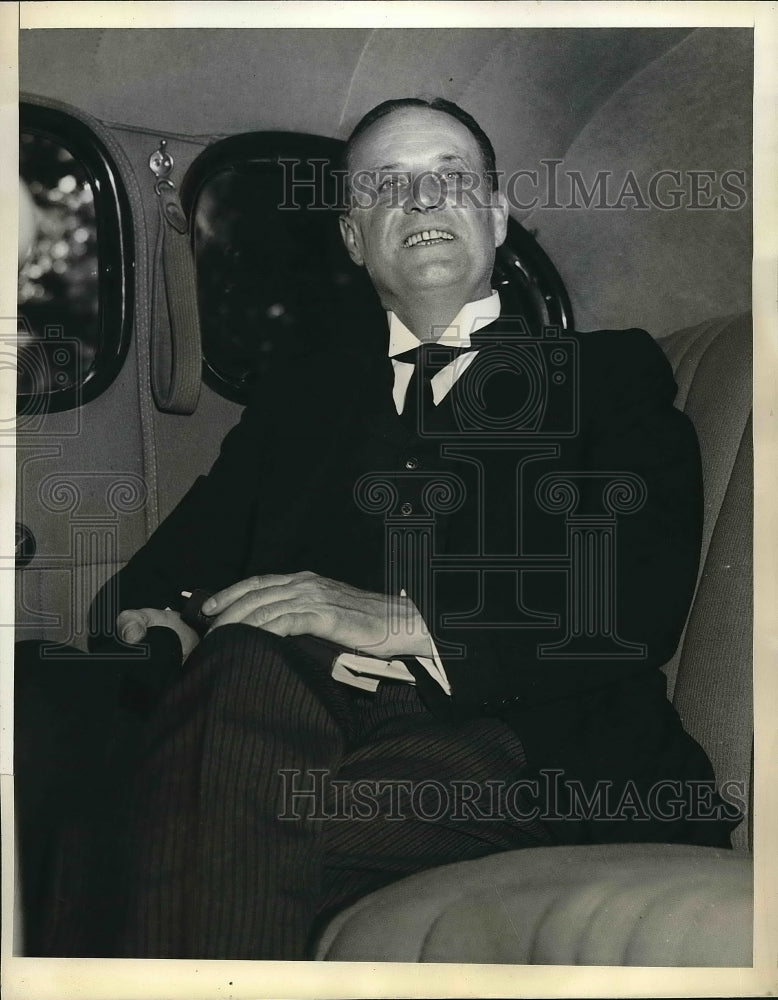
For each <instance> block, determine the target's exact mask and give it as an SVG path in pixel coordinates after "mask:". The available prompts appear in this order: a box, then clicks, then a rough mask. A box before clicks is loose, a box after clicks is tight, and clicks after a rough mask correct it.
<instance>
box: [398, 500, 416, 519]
mask: <svg viewBox="0 0 778 1000" xmlns="http://www.w3.org/2000/svg"><path fill="white" fill-rule="evenodd" d="M400 513H401V514H402V516H403V517H408V515H409V514H412V513H413V504H412V503H404V504H401V505H400Z"/></svg>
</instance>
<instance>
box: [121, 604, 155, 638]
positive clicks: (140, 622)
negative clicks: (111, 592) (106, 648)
mask: <svg viewBox="0 0 778 1000" xmlns="http://www.w3.org/2000/svg"><path fill="white" fill-rule="evenodd" d="M116 624H117V626H118V628H119V635H120V636H121V638H122V640H123V641H124V642H129V643H130V644H134V643H136V642H140V641H141V639H142V638H143V637H144V636H145V634H146V628H147V624H148V621H147V618H146V616H145V615H144V614H143V612H142V611H137V610H131V611H122V612H121V614H120V615H119V616H118V617H117V619H116Z"/></svg>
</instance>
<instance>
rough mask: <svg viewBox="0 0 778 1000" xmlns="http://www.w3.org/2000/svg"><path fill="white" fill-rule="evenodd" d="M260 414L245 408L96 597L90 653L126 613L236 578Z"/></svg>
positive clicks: (255, 478)
mask: <svg viewBox="0 0 778 1000" xmlns="http://www.w3.org/2000/svg"><path fill="white" fill-rule="evenodd" d="M265 430H266V429H265V425H264V419H263V408H262V407H260V406H252V405H251V404H250V405H249V406H247V407H246V409H245V410H244V412H243V414H242V417H241V420H240V422H239V423H238V424H237V425H236V426H235V427H234V428H233V429H232V430H231V431H230V432H229V433H228V434H227V436H226V437H225V439H224V441H223V442H222V446H221V450H220V453H219V456H218V458H217V459H216V462H215V463H214V465H213V467H212V468H211V471H210V472H209V474H208V475H207V476H200V477H199V478H198V479H197V480H196V481H195V482H194V484H193V485H192V487H191V488H190V489H189V491H188V492H187V493H186V495H185V496H184V497H183V499H182V500H181V501H180V502H179V503H178V505H177V506H176V508H175V509H174V510H173V511H172V512H171V513H170V514H169V515H168V517H167V518H165V520H164V521H163V522H162V524H160V525H159V527H158V528H157V529H156V531H155V532H154V533H153V534H152V536H151V537H150V538H149V540H148V541H147V542H146V544H145V545H143V546H142V547H141V548H140V549H139V550H138V551H137V552H136V553H135V555H133V556H132V558H131V559H130V560H129V562H128V563H127V565H126V566H125V567H124V568H123V569H122V570H121V571H120V572H119V573H117V574H116V575H115V576H114V577H113V578H112V579H111V580H109V581H108V583H107V584H106V585H105V586H104V587H103V588H102V590H101V591H100V592H99V593H98V595H97V597H96V598H95V600H94V601H93V603H92V606H91V608H90V616H89V623H90V635H92V636H93V640H92V642H91V643H90V646H91V648H93V649H99V648H101V647H102V646H103V645H104V643H103V642H102V638H105V637H106V636H111V635H112V633H113V628H114V623H115V621H116V616H117V614H118V613H119V612H120V611H122V610H123V609H125V608H138V607H154V608H165V607H168V606H176V604H177V602H178V599H179V597H180V593H181V591H182V590H190V591H191V590H194V589H196V588H203V589H212V590H218V589H221V588H223V587H225V586H228V585H230V584H232V583H234V582H235V581H236V580H238V579H240V575H241V571H242V569H243V565H244V561H245V558H246V553H247V550H248V544H249V539H250V532H251V527H252V522H253V511H254V505H255V501H256V492H257V489H258V484H259V479H260V476H261V468H262V461H261V456H260V445H261V442H262V437H263V434H264V433H265Z"/></svg>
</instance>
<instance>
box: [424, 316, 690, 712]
mask: <svg viewBox="0 0 778 1000" xmlns="http://www.w3.org/2000/svg"><path fill="white" fill-rule="evenodd" d="M579 337H580V341H579V343H580V385H581V397H582V404H581V424H580V434H581V435H582V436H583V439H582V441H581V445H582V447H581V449H580V450H579V455H580V456H581V467H580V468H577V469H576V468H574V469H569V470H566V471H569V472H570V473H571V474H572V478H575V476H576V473H582V472H584V473H587V474H588V473H594V474H595V475H594V476H591V477H590V478H589V480H588V483H589V486H587V485H586V484H587V480H586V477H582V480H583V483H584V487H583V499H582V505H583V508H584V509H586V507H587V505H590V507H591V509H592V510H593V509H594V507H595V506H596V503H595V499H594V490H595V489H600V485H599V484H601V482H602V481H603V479H605V478H607V476H608V475H609V474H612V475H613V476H614V477H617V476H618V475H619V474H623V473H627V474H629V476H630V477H632V478H633V480H635V479H636V480H637V481H639V482H640V483H642V484H643V487H644V490H645V499H644V502H643V503H642V505H640V506H639V509H636V510H634V511H632V512H630V513H625V514H623V515H619V516H617V525H616V549H615V554H614V555H613V559H614V563H615V574H614V578H615V596H616V603H615V626H616V628H615V631H616V633H617V635H618V636H619V637H620V638H621V639H622V640H624V641H626V642H628V643H630V644H631V645H632V647H633V649H634V647H642V650H643V651H642V653H641V654H640V655H634V654H633V655H630V656H625V657H623V658H621V657H619V656H618V655H613V656H611V657H609V658H606V659H597V658H592V659H579V658H571V657H570V656H569V655H558V656H554V655H553V654H551V655H549V653H548V652H545V653H544V655H541V653H540V649H541V647H542V646H547V645H551V644H554V643H558V642H560V641H561V640H563V639H564V638H565V636H566V634H567V628H568V624H569V618H570V613H569V612H567V611H566V610H565V607H564V604H565V600H564V598H563V599H562V601H561V604H562V606H561V607H560V600H559V588H558V587H557V590H556V592H555V595H556V596H555V597H554V598H552V597H551V596H549V605H548V607H547V608H546V609H545V610H548V611H549V612H552V613H553V612H557V613H560V615H559V627H558V628H548V627H544V628H521V629H516V628H480V629H470V630H464V629H462V628H459V629H457V628H446V627H443V626H441V625H440V621H441V618H444V617H445V611H446V608H445V606H443V607H440V606H436V608H435V622H436V624H435V626H434V635H435V639H436V641H438V642H439V643H440V644H445V643H446V642H447V641H448V642H454V643H460V644H462V643H464V644H465V645H466V648H467V653H466V656H465V657H464V658H454V659H449V658H447V657H446V656H445V654H442V660H443V665H444V668H445V670H446V674H447V676H448V678H449V681H450V683H451V686H452V700H451V704H450V705H449V706H446V705H445V704H444V701H445V696H442V693H441V692H440V691H439V690H435V688H436V687H437V686H436V685H435V684H434V682H432V685H431V686H430V684H429V683H428V682H427V680H426V678H424V677H422V676H421V675H418V674H417V680H418V683H419V686H420V689H421V690H422V692H423V693H424V694H425V697H427V700H428V703H429V704H430V707H432V708H433V709H434V710H439V711H443V712H449V713H450V712H451V711H452V710H453V711H454V713H455V714H456V715H459V716H463V715H464V716H467V715H472V714H480V713H484V712H486V713H487V714H491V713H492V712H494V711H497V712H499V711H500V710H501V709H504V707H505V706H511V705H515V706H516V707H519V706H522V705H523V706H531V705H533V704H544V703H548V702H552V701H556V700H559V699H564V698H569V697H574V696H576V695H577V694H581V693H583V692H585V691H591V690H593V689H595V688H597V687H598V686H602V685H605V684H609V683H612V682H613V681H616V680H618V679H620V678H623V677H625V676H626V675H627V673H632V674H634V673H635V672H639V671H646V670H647V669H649V668H656V667H659V666H661V665H662V664H663V663H665V662H666V661H667V660H669V659H670V658H671V657H672V655H673V653H674V650H675V648H676V646H677V643H678V641H679V638H680V635H681V631H682V629H683V625H684V622H685V619H686V615H687V613H688V608H689V604H690V601H691V597H692V594H693V591H694V586H695V582H696V575H697V568H698V560H699V549H700V538H701V524H702V481H701V470H700V458H699V448H698V444H697V440H696V436H695V432H694V429H693V427H692V425H691V423H690V421H689V420H688V418H687V417H686V416H685V415H684V414H683V413H681V412H680V411H679V410H677V409H675V408H674V406H673V399H674V397H675V393H676V385H675V382H674V379H673V376H672V371H671V369H670V366H669V364H668V362H667V360H666V358H665V357H664V354H663V353H662V351H661V348H660V347H659V346H658V345H657V344H656V343H655V342H654V341H653V340H652V338H651V337H650V336H649V335H648V334H647V333H645V331H642V330H629V331H623V332H622V331H603V332H599V333H591V334H582V335H579ZM597 474H601V475H599V476H598V475H597ZM587 489H588V490H590V491H591V496H587V492H586V491H587ZM592 505H593V506H592ZM555 575H556V577H557V579H558V578H559V574H558V573H556V574H554V573H553V572H552V573H550V574H549V579H551V578H552V577H554V576H555ZM584 585H585V584H584ZM552 590H553V588H552ZM552 590H549V595H550V594H551V592H552ZM554 602H555V603H554ZM489 610H490V611H491V612H493V614H492V616H491V617H493V618H494V619H495V620H500V616H501V615H502V613H503V612H504V611H505V610H506V609H502V608H500V607H491V608H490V609H489ZM508 617H509V615H508ZM414 672H415V673H416V671H414Z"/></svg>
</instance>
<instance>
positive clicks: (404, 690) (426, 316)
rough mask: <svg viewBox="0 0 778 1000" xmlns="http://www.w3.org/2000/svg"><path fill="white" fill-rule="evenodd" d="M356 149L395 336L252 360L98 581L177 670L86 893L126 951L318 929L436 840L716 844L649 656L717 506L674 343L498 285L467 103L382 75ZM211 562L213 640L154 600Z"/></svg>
mask: <svg viewBox="0 0 778 1000" xmlns="http://www.w3.org/2000/svg"><path fill="white" fill-rule="evenodd" d="M347 167H348V171H349V178H350V182H351V188H350V190H351V205H350V208H349V209H348V211H347V212H345V213H344V215H343V216H342V218H341V231H342V235H343V239H344V241H345V244H346V247H347V249H348V252H349V254H350V255H351V257H352V259H353V260H354V261H355V262H356V263H357V264H358V265H361V266H364V267H366V269H367V271H368V274H369V276H370V278H371V281H372V282H373V285H374V286H375V288H376V290H377V292H378V294H379V297H380V299H381V303H382V305H383V306H384V307H385V309H386V310H387V312H388V315H389V344H388V351H386V349H385V350H384V351H383V352H381V353H379V352H376V353H375V354H374V355H373V356H372V357H370V358H369V359H367V360H365V358H364V357H363V358H360V359H359V362H358V363H357V361H355V359H354V358H353V357H349V356H348V355H344V356H342V357H341V356H334V357H332V356H330V357H327V359H326V362H322V356H321V355H318V356H317V358H316V363H315V364H306V363H305V362H304V361H302V362H301V363H300V365H299V366H295V368H294V370H290V371H289V372H288V373H287V374H286V376H285V377H284V378H283V379H279V380H278V381H277V382H276V383H275V384H274V385H273V386H263V387H262V394H261V396H259V395H258V396H257V398H256V399H255V400H254V401H253V402H252V403H251V404H250V405H249V406H248V407H247V408H246V411H245V412H244V415H243V418H242V420H241V422H240V424H239V425H238V426H237V427H236V428H235V429H234V430H233V431H232V432H231V433H230V434H229V435H228V436H227V438H226V439H225V442H224V444H223V446H222V451H221V454H220V456H219V458H218V460H217V462H216V464H215V465H214V468H213V469H212V471H211V473H210V475H209V476H208V477H206V478H203V479H201V480H198V482H197V483H196V484H195V485H194V487H193V488H192V490H190V492H189V493H188V494H187V496H186V497H185V498H184V500H183V501H182V502H181V504H180V505H179V507H178V508H177V509H176V511H174V513H173V514H172V515H171V516H170V517H169V518H168V519H167V521H166V522H165V523H164V524H163V525H162V526H161V527H160V528H159V529H158V531H157V532H156V533H155V534H154V536H153V537H152V538H151V539H150V541H149V542H148V543H147V545H146V546H144V548H143V549H141V551H140V552H139V553H137V554H136V556H135V557H134V558H133V559H132V560H131V561H130V563H129V564H128V566H127V567H126V568H125V569H124V570H123V571H122V572H121V573H120V574H119V577H118V586H114V585H112V587H111V588H110V590H107V591H105V592H104V593H103V595H102V596H101V597H100V598H99V599H98V601H97V604H96V608H97V611H96V614H98V615H99V616H102V617H103V618H104V617H105V616H106V614H107V615H108V618H109V619H113V618H114V617H115V615H116V613H117V612H120V613H119V614H118V625H119V628H120V631H121V637H122V639H123V640H124V642H126V643H131V644H134V643H139V642H141V641H145V642H147V643H148V645H149V647H150V648H151V650H152V659H153V661H154V662H155V664H156V665H157V669H158V670H159V674H158V687H159V697H158V701H157V703H156V704H155V705H154V706H153V707H152V709H151V712H150V719H149V720H148V725H147V727H146V729H145V732H144V736H143V740H142V746H141V750H140V751H139V757H138V761H137V767H136V779H135V785H134V793H133V796H132V799H131V801H130V802H129V803H127V804H126V807H125V811H123V812H121V813H120V814H119V815H121V817H122V824H121V828H122V830H123V831H124V833H123V841H122V844H121V845H119V846H117V847H116V858H117V859H118V860H117V861H116V862H115V865H114V868H113V869H112V872H113V875H112V878H111V883H110V884H111V889H110V892H108V898H107V899H105V898H104V899H103V900H102V902H101V905H100V907H99V908H97V909H96V910H95V912H99V913H101V914H105V913H108V912H111V914H112V916H111V918H110V920H107V921H106V924H105V926H106V927H108V926H109V925H110V931H106V939H105V944H104V948H105V951H106V953H108V954H122V955H134V956H148V957H155V956H158V957H200V958H228V957H232V958H303V957H305V956H306V955H307V954H308V953H309V949H310V946H311V942H312V941H313V939H314V938H315V934H316V931H317V928H318V927H320V926H321V923H322V922H323V921H324V920H326V918H327V917H328V916H329V915H330V914H331V913H332V912H334V911H335V910H337V909H339V908H342V907H343V906H345V905H347V904H348V903H349V902H351V901H353V900H355V899H356V898H359V897H360V896H361V895H364V894H365V893H366V892H369V891H371V890H373V889H375V888H377V887H379V886H381V885H384V884H386V883H388V882H391V881H393V880H395V879H397V878H400V877H402V876H404V875H406V874H409V873H411V872H413V871H417V870H420V869H423V868H428V867H431V866H434V865H438V864H443V863H447V862H451V861H456V860H461V859H465V858H474V857H479V856H482V855H484V854H488V853H492V852H494V851H499V850H507V849H511V848H514V847H530V846H536V845H539V844H551V843H558V842H578V841H581V842H592V841H607V840H660V841H670V840H680V841H690V842H697V843H710V844H719V845H722V844H727V843H728V829H729V827H731V825H732V821H733V820H732V817H731V815H729V814H727V811H726V809H724V808H723V803H721V802H720V800H718V799H717V798H716V796H715V794H714V793H713V790H712V781H713V775H712V771H711V768H710V765H709V763H708V761H707V759H706V757H705V755H704V753H703V751H702V750H701V749H700V748H699V747H698V746H697V744H695V743H694V741H692V740H691V739H690V737H688V736H687V735H686V734H685V733H684V731H683V729H682V728H681V725H680V722H679V720H678V718H677V715H676V714H675V712H674V710H673V709H672V707H671V706H670V704H669V703H668V702H667V700H666V698H665V693H664V679H663V675H662V674H661V673H660V671H659V670H658V669H657V668H658V667H659V666H661V664H662V663H664V662H666V661H667V660H668V659H669V658H670V657H671V655H672V653H673V651H674V649H675V646H676V644H677V642H678V639H679V636H680V633H681V630H682V628H683V624H684V620H685V615H686V612H687V609H688V605H689V602H690V600H691V595H692V593H693V588H694V585H695V579H696V572H697V560H698V553H699V543H700V532H701V519H702V489H701V480H700V468H699V456H698V450H697V444H696V440H695V436H694V432H693V430H692V428H691V425H690V424H689V422H688V421H687V419H686V418H685V417H684V416H683V415H682V414H681V413H680V412H678V411H677V410H675V409H674V408H673V406H672V401H673V397H674V393H675V385H674V382H673V379H672V374H671V371H670V369H669V366H668V364H667V362H666V361H665V359H664V357H663V355H662V353H661V351H660V350H659V348H658V347H657V346H656V345H655V344H654V343H653V341H652V340H651V338H650V337H649V336H648V335H647V334H645V333H643V332H642V331H638V330H633V331H621V332H612V331H611V332H600V333H592V334H570V335H566V336H561V335H559V333H558V332H555V331H546V333H545V334H544V335H543V336H542V337H540V338H539V337H538V336H536V335H535V332H534V331H530V330H529V329H528V328H527V326H526V324H525V323H524V321H523V319H522V317H511V316H503V315H501V311H500V301H499V297H498V295H497V293H496V292H494V291H492V289H491V287H490V277H491V274H492V269H493V264H494V254H495V248H496V247H497V246H499V245H500V244H501V243H502V242H503V241H504V239H505V234H506V225H507V205H506V203H505V199H504V198H503V196H502V195H501V194H500V192H499V188H498V186H497V184H496V175H495V166H494V153H493V150H492V147H491V144H490V142H489V140H488V138H487V137H486V136H485V135H484V133H483V132H482V130H481V129H480V128H479V126H478V125H477V123H475V122H474V121H473V119H472V118H471V117H470V116H469V115H467V114H466V113H465V112H463V111H461V109H459V108H457V107H456V106H454V105H451V104H448V103H447V102H444V101H435V102H424V101H417V100H408V101H395V102H387V103H386V104H384V105H380V106H379V107H378V108H376V109H374V110H373V111H372V112H370V113H369V114H368V115H367V116H366V117H365V118H364V119H363V120H362V122H360V124H359V125H358V126H357V128H356V130H355V132H354V133H353V135H352V137H351V139H350V140H349V143H348V145H347ZM196 588H202V589H205V590H208V591H211V592H213V595H214V596H213V597H212V598H210V600H209V601H208V603H207V604H206V605H205V606H204V608H203V611H204V613H205V614H207V615H208V616H210V626H211V627H210V630H209V631H208V632H207V634H206V635H205V637H204V638H203V639H202V640H200V639H199V636H198V633H197V632H196V631H195V630H194V629H193V628H191V627H190V626H189V625H187V624H185V623H184V621H183V620H182V619H181V616H180V615H179V614H178V613H177V612H176V611H171V610H167V609H169V608H170V607H174V606H175V603H176V601H177V600H178V598H179V595H180V594H181V592H182V591H185V590H186V591H191V590H194V589H196ZM115 593H118V601H119V604H118V606H116V605H115V604H111V603H108V604H107V603H106V602H109V598H111V595H112V594H115ZM163 609H165V610H163ZM344 654H345V655H344ZM354 654H356V655H357V656H361V657H363V658H364V657H366V656H369V657H371V658H373V660H374V661H377V662H373V663H370V662H367V661H365V660H364V659H362V660H355V659H354V658H353V657H354ZM182 660H183V661H185V662H184V666H183V669H182V668H181V662H182ZM390 662H391V665H388V664H389V663H390ZM359 670H362V671H365V672H361V673H360V672H359ZM700 783H702V784H703V785H705V784H707V785H708V786H710V787H709V788H708V796H707V798H706V799H705V801H704V802H703V803H702V804H701V802H700V800H699V795H698V797H697V799H695V800H694V801H691V799H690V795H689V789H690V788H696V789H699V787H700ZM403 796H404V798H403ZM62 922H63V920H62V917H60V925H62ZM65 922H67V921H65Z"/></svg>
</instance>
